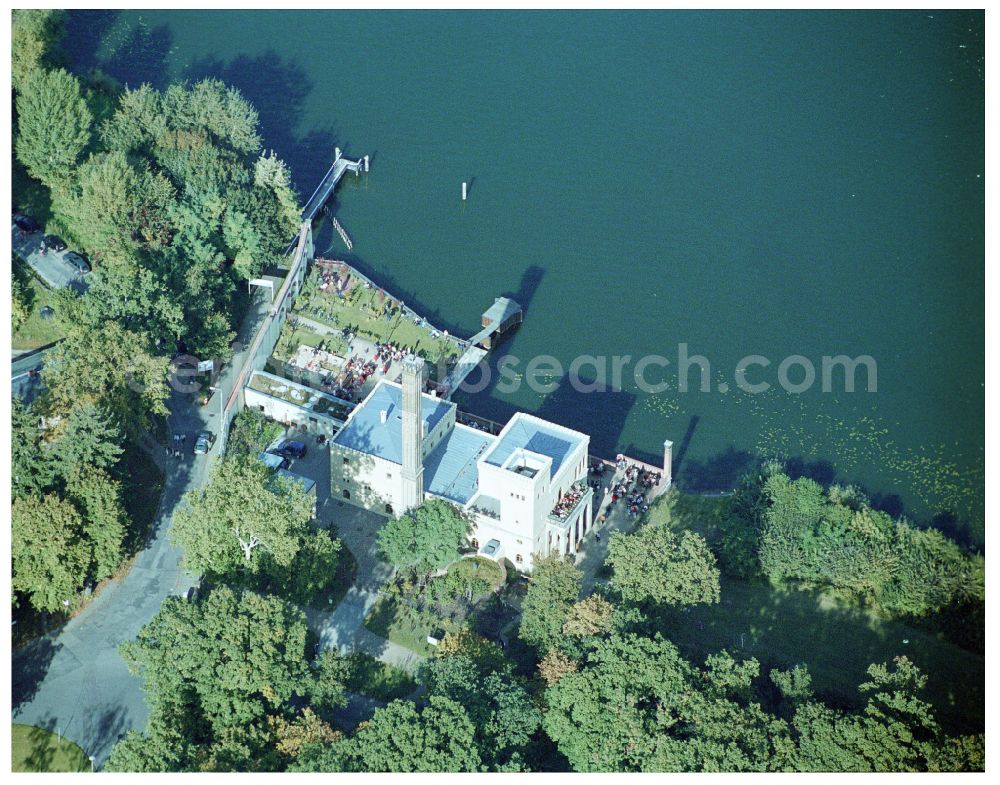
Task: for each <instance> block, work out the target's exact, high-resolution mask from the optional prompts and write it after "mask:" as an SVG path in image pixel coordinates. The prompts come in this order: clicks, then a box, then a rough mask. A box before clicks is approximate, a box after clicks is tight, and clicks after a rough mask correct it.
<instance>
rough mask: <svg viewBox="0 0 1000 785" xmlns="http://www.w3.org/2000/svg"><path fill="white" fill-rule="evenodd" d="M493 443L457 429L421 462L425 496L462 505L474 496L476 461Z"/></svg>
mask: <svg viewBox="0 0 1000 785" xmlns="http://www.w3.org/2000/svg"><path fill="white" fill-rule="evenodd" d="M494 441H496V437H494V436H491V435H490V434H488V433H483V432H482V431H477V430H476V429H474V428H467V427H466V426H464V425H456V426H455V427H454V428H452V430H451V433H449V434H448V436H447V437H445V438H444V439H443V440H442V441H441V444H439V445H438V446H437V447H435V448H434V451H433V452H432V453H431V454H430V455H428V456H427V460H425V461H424V481H425V482H426V486H425V487H426V488H427V492H428V493H432V494H434V495H435V496H443V497H444V498H446V499H451V500H452V501H455V502H458V503H459V504H465V503H466V502H467V501H469V499H471V498H472V497H473V496H474V495H475V493H476V485H477V481H478V479H479V470H478V469H477V468H476V461H477V460H478V459H479V457H480V456H481V455H482V454H483V453H484V452H486V450H487V448H488V447H489V446H490V445H491V444H493V442H494Z"/></svg>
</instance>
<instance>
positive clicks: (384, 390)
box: [333, 379, 455, 463]
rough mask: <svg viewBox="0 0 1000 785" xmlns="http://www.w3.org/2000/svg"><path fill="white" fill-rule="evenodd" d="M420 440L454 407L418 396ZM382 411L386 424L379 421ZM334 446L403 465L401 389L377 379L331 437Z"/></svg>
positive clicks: (431, 397)
mask: <svg viewBox="0 0 1000 785" xmlns="http://www.w3.org/2000/svg"><path fill="white" fill-rule="evenodd" d="M421 402H422V404H423V407H422V408H423V412H422V414H423V418H424V438H425V439H426V438H427V435H428V434H429V433H430V432H431V431H432V430H433V429H434V426H435V425H437V424H438V423H439V422H440V421H441V418H442V417H444V416H445V415H446V414H447V413H448V412H449V410H451V409H454V408H455V404H453V403H450V402H449V401H443V400H441V399H440V398H435V397H434V396H432V395H427V394H426V393H424V394H422V395H421ZM382 412H386V421H385V422H384V423H383V422H382ZM333 441H334V442H335V443H336V444H339V445H342V446H344V447H349V448H350V449H352V450H358V451H359V452H363V453H366V454H368V455H376V456H378V457H379V458H384V459H385V460H387V461H392V462H393V463H402V462H403V390H402V388H401V387H400V386H399V385H398V384H393V383H392V382H387V381H386V380H385V379H383V380H381V381H380V382H379V383H378V385H376V387H375V389H374V390H372V391H371V392H370V393H369V394H368V397H367V398H365V400H364V401H362V402H361V403H360V404H358V406H357V408H355V410H354V411H353V412H352V413H351V416H350V417H349V418H348V419H347V423H346V424H345V425H344V427H343V428H341V429H340V431H339V433H337V435H336V436H334V437H333Z"/></svg>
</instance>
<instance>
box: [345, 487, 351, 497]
mask: <svg viewBox="0 0 1000 785" xmlns="http://www.w3.org/2000/svg"><path fill="white" fill-rule="evenodd" d="M344 498H345V499H350V498H351V492H350V491H349V490H347V488H344Z"/></svg>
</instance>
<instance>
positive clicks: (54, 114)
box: [14, 68, 91, 188]
mask: <svg viewBox="0 0 1000 785" xmlns="http://www.w3.org/2000/svg"><path fill="white" fill-rule="evenodd" d="M90 123H91V115H90V110H89V109H88V108H87V103H86V101H84V100H83V97H82V96H81V95H80V83H79V82H78V81H77V79H76V77H75V76H73V75H72V74H70V73H68V72H67V71H65V70H63V69H61V68H59V69H55V70H35V71H33V72H31V73H30V75H28V76H27V77H26V79H25V82H24V83H23V85H22V86H21V89H20V90H19V92H18V95H17V138H16V140H15V142H14V149H15V151H16V152H17V158H18V160H19V161H20V162H21V163H23V164H24V165H25V167H27V169H28V172H29V173H30V174H31V176H32V177H35V178H37V179H38V180H41V181H42V182H43V183H45V185H47V186H49V188H65V187H67V186H68V185H69V184H70V181H71V178H72V176H73V172H74V170H75V169H76V166H77V164H78V163H79V161H80V156H81V155H82V153H83V151H84V149H85V148H86V147H87V144H88V143H89V142H90Z"/></svg>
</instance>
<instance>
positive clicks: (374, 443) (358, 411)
mask: <svg viewBox="0 0 1000 785" xmlns="http://www.w3.org/2000/svg"><path fill="white" fill-rule="evenodd" d="M422 386H423V361H422V360H419V359H411V360H407V361H404V363H403V376H402V385H399V384H394V383H392V382H388V381H385V380H383V381H381V382H379V384H378V385H377V386H376V387H375V388H374V389H373V390H372V391H371V393H369V395H368V397H367V398H365V400H364V401H362V402H361V403H360V404H358V406H357V407H356V408H355V409H354V411H353V412H352V413H351V415H350V416H349V417H348V418H347V422H346V423H345V425H344V426H343V428H341V429H340V431H339V433H337V435H336V436H335V437H334V438H333V440H332V441H331V444H330V465H331V493H332V494H333V495H335V496H340V497H341V498H343V499H344V500H346V501H348V502H350V503H351V504H356V505H359V506H362V507H366V508H368V509H374V510H378V511H381V512H385V513H395V514H402V513H403V512H405V511H406V510H408V509H410V508H412V507H414V506H416V505H417V504H419V503H420V502H421V501H423V500H424V499H426V498H439V499H445V500H447V501H449V502H451V503H453V504H455V505H457V506H459V507H461V508H462V509H463V510H465V511H466V512H467V513H468V514H469V516H470V518H471V519H472V520H473V521H474V530H473V533H472V535H471V540H472V544H473V545H474V546H475V547H478V548H480V549H483V548H485V547H486V546H487V544H488V543H489V542H490V541H492V540H496V541H498V542H499V551H498V552H497V553H495V554H493V555H494V557H495V558H501V557H502V558H506V559H509V560H510V561H511V562H513V563H514V564H515V566H516V567H517V568H518V569H522V570H530V569H531V567H532V562H533V558H536V557H537V556H538V555H542V556H544V555H548V554H550V553H563V554H566V553H572V552H575V551H576V550H578V548H579V545H580V543H581V542H582V540H583V536H584V535H585V534H586V533H587V532H588V531H589V530H590V528H591V526H592V525H593V509H592V508H593V491H592V490H591V488H590V487H589V486H588V485H587V467H588V461H587V452H588V447H589V444H590V437H589V436H587V435H586V434H583V433H580V432H579V431H574V430H571V429H569V428H564V427H562V426H560V425H556V424H554V423H550V422H547V421H545V420H542V419H540V418H538V417H534V416H532V415H529V414H524V413H518V414H516V415H515V416H514V417H512V418H511V420H510V421H509V422H508V423H507V425H506V426H505V427H504V428H503V430H502V431H501V432H500V433H499V434H498V435H496V436H493V435H491V434H488V433H485V432H483V431H479V430H476V429H474V428H469V427H467V426H465V425H462V424H459V423H456V422H455V410H456V407H455V404H453V403H451V402H449V401H444V400H441V399H439V398H436V397H434V396H431V395H427V394H425V393H422V392H421V389H422Z"/></svg>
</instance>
